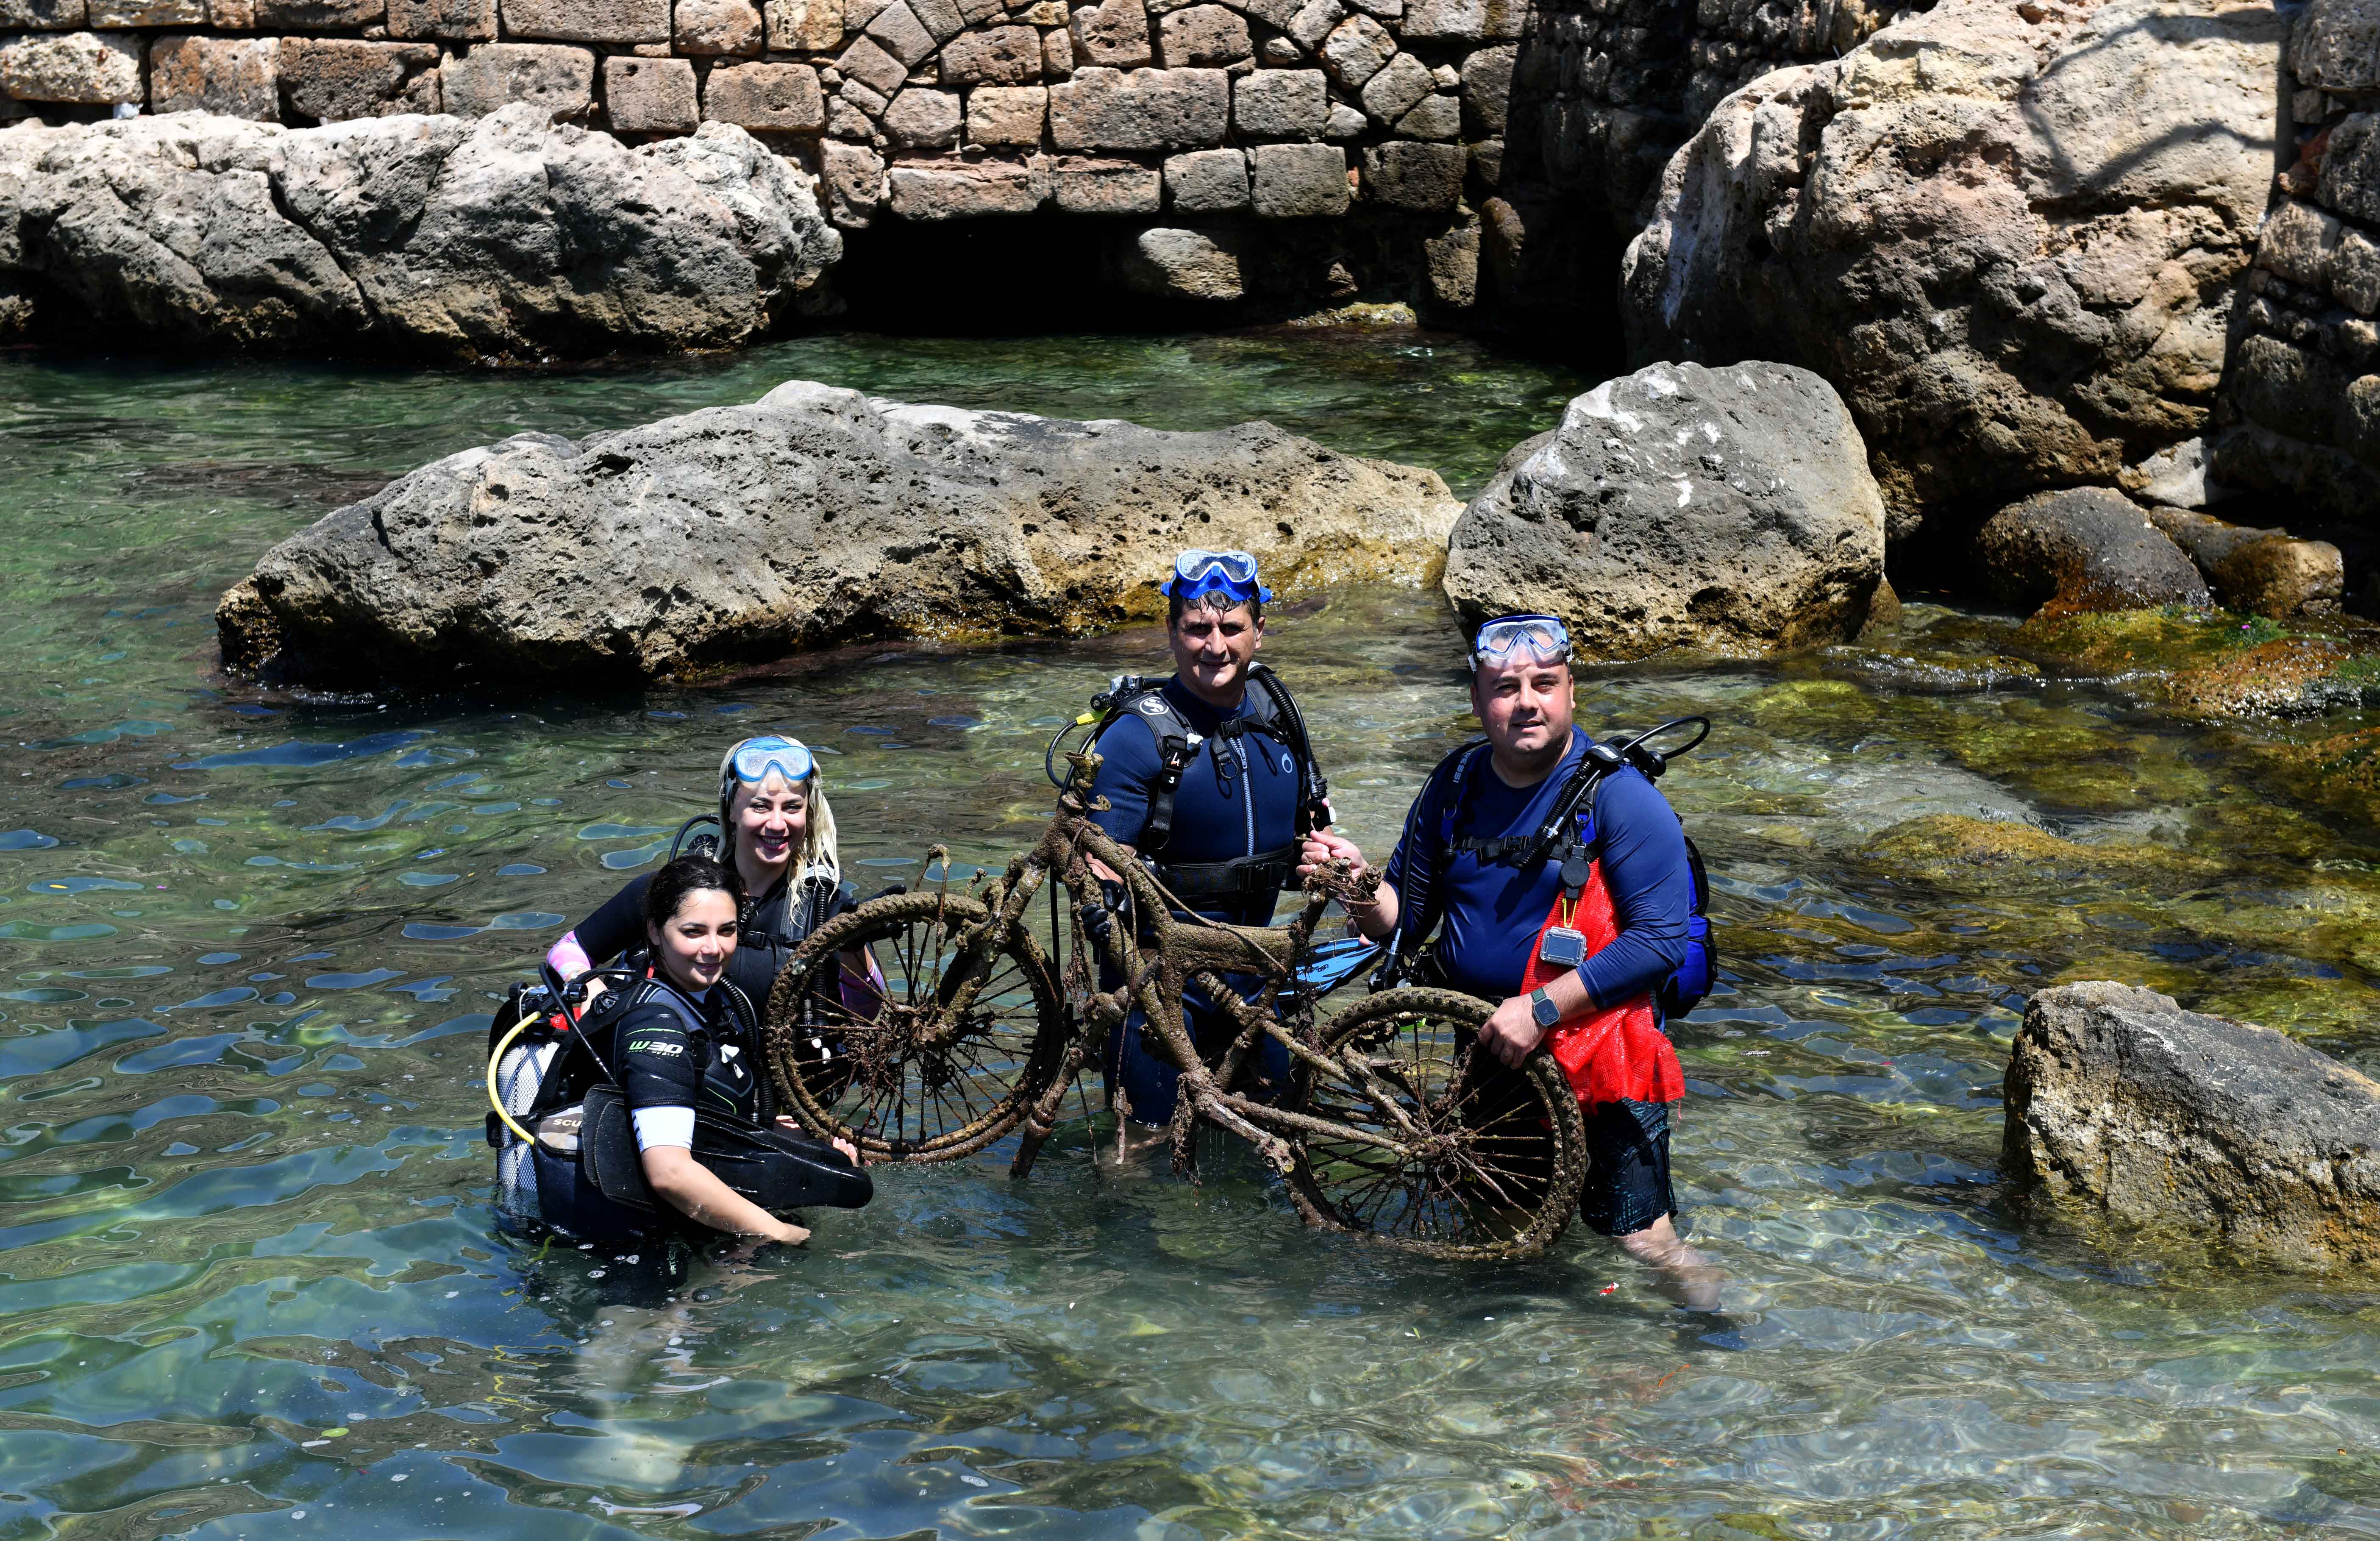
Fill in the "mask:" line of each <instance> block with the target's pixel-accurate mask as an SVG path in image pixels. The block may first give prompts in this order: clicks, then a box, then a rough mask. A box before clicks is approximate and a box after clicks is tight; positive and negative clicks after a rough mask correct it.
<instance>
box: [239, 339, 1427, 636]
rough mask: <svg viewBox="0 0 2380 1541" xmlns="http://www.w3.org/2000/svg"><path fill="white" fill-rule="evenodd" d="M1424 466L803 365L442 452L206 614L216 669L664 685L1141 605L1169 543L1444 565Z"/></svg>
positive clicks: (1160, 608)
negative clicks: (644, 413)
mask: <svg viewBox="0 0 2380 1541" xmlns="http://www.w3.org/2000/svg"><path fill="white" fill-rule="evenodd" d="M1458 512H1460V505H1459V504H1456V503H1454V502H1453V501H1452V500H1451V498H1450V497H1449V496H1448V494H1447V491H1446V484H1445V483H1444V482H1443V481H1441V480H1439V477H1438V475H1437V473H1436V472H1434V471H1427V470H1417V469H1415V468H1414V467H1406V466H1397V465H1392V464H1390V463H1389V462H1386V461H1379V460H1362V459H1357V458H1355V457H1354V456H1352V455H1338V454H1334V453H1333V452H1331V451H1330V450H1327V449H1324V448H1323V447H1322V446H1320V445H1319V444H1316V443H1311V442H1309V441H1307V440H1305V439H1300V438H1297V437H1295V436H1294V435H1292V434H1289V433H1286V432H1283V431H1281V430H1280V429H1278V428H1275V427H1273V426H1272V425H1271V424H1269V423H1244V424H1242V425H1241V426H1240V427H1238V428H1233V429H1226V430H1222V431H1217V432H1210V433H1167V432H1160V431H1156V430H1153V429H1147V428H1141V427H1138V426H1136V425H1135V424H1132V423H1127V422H1119V421H1114V420H1105V421H1099V422H1087V423H1086V422H1067V421H1063V420H1061V419H1053V418H1036V417H1028V416H1025V415H1023V414H1018V413H1008V412H971V411H963V410H960V409H959V408H956V407H950V406H905V405H902V404H901V403H898V402H891V401H882V400H878V399H876V398H873V397H869V396H864V395H861V394H859V393H857V392H856V391H844V390H837V389H834V388H832V387H830V386H825V385H816V384H812V383H810V382H807V381H795V382H788V383H786V384H783V385H780V386H778V387H777V388H776V389H775V390H773V391H771V392H770V393H769V394H767V395H766V396H764V397H762V398H761V399H760V400H759V402H757V403H754V404H753V405H751V406H721V407H711V408H709V409H706V410H704V411H699V412H691V413H688V414H686V416H684V417H679V418H665V419H662V420H661V421H660V422H656V423H649V424H647V425H645V426H644V427H641V428H633V429H629V430H626V431H623V432H617V433H598V434H592V435H590V436H589V437H588V438H586V439H584V440H580V441H578V442H577V443H573V442H571V441H569V440H567V439H562V438H556V437H554V436H553V435H550V434H537V433H525V434H520V435H517V436H516V437H514V438H511V439H506V440H504V441H503V442H502V443H495V444H490V445H487V446H485V447H483V448H480V449H473V450H466V451H464V452H463V453H462V454H459V455H449V456H447V457H446V458H445V459H443V460H441V461H438V462H436V463H434V464H432V465H429V466H425V467H421V468H420V469H419V470H417V471H415V472H413V473H412V474H411V475H409V476H407V477H406V478H404V479H401V480H398V481H395V482H392V483H391V484H390V485H389V486H387V487H386V488H383V490H382V491H380V492H379V493H378V494H376V495H374V496H372V497H370V498H367V499H365V500H364V501H363V502H361V503H358V504H352V505H350V506H348V507H346V508H342V509H338V510H335V511H334V512H333V513H331V514H330V515H328V516H325V517H324V518H323V519H322V521H321V522H319V523H317V524H315V525H314V526H312V527H311V528H308V529H304V530H301V531H299V532H298V533H297V534H296V535H294V536H291V537H290V538H289V539H288V540H285V541H283V542H282V543H281V544H280V545H278V546H275V547H274V548H273V550H272V551H270V552H266V553H265V555H264V558H263V560H262V561H261V562H259V563H258V564H257V566H256V570H255V572H254V573H253V574H251V575H250V576H249V577H248V578H246V579H244V580H243V581H242V582H241V583H240V584H239V585H238V586H237V587H236V588H233V589H232V590H231V591H230V592H229V593H227V594H225V596H224V599H223V602H222V604H221V605H220V606H219V607H218V609H217V611H216V624H217V626H218V628H219V629H220V631H221V633H222V637H223V648H224V657H225V661H226V663H228V664H230V665H232V666H233V667H236V668H246V669H256V670H263V671H266V672H268V673H272V674H274V675H277V676H280V677H285V678H290V679H300V680H312V681H322V682H340V681H376V680H392V681H416V682H423V681H426V682H439V681H446V680H455V679H460V678H475V679H480V680H490V681H497V682H511V683H519V682H525V681H550V680H553V679H555V678H557V677H566V678H569V679H571V680H574V681H577V682H582V683H583V682H588V681H593V680H598V679H607V678H608V679H620V678H636V677H646V678H650V677H658V676H664V675H668V676H680V677H683V676H686V675H690V674H697V673H706V672H710V671H717V670H721V669H726V668H732V667H735V666H737V665H740V664H745V663H749V662H754V661H762V660H766V659H770V658H774V657H778V656H781V655H783V654H785V653H789V652H793V651H796V650H799V649H816V648H823V647H829V646H833V645H837V644H841V643H847V642H854V641H859V640H862V639H865V638H868V637H959V638H964V637H984V636H992V635H1012V636H1014V635H1021V636H1036V637H1050V636H1071V635H1077V634H1080V633H1083V632H1087V631H1089V630H1092V629H1095V628H1099V627H1102V626H1109V625H1117V624H1120V623H1123V622H1125V621H1129V620H1135V619H1151V618H1156V617H1161V616H1162V615H1163V613H1164V601H1163V600H1162V599H1161V598H1160V597H1159V596H1158V593H1157V589H1156V585H1157V583H1158V582H1159V580H1160V579H1161V578H1162V577H1163V576H1165V574H1166V573H1167V571H1168V570H1169V569H1170V565H1171V564H1172V559H1173V556H1174V554H1175V552H1177V551H1179V550H1180V549H1181V548H1183V547H1185V546H1204V547H1208V548H1226V547H1240V548H1245V549H1246V550H1248V551H1252V552H1256V553H1257V556H1258V558H1259V559H1260V560H1261V562H1262V564H1263V566H1264V569H1265V575H1266V579H1267V581H1268V582H1269V584H1270V585H1271V586H1272V588H1274V590H1275V591H1276V592H1277V593H1279V594H1281V595H1283V596H1284V597H1286V596H1289V595H1294V594H1297V593H1300V592H1302V591H1309V590H1312V589H1314V588H1319V587H1321V586H1323V585H1326V584H1332V583H1341V582H1347V581H1353V580H1357V579H1372V578H1403V579H1406V580H1409V581H1416V582H1426V581H1428V580H1430V579H1433V578H1435V577H1436V576H1437V575H1438V571H1439V564H1440V562H1441V560H1442V553H1443V552H1444V550H1445V545H1446V536H1447V531H1448V529H1449V528H1451V525H1452V524H1453V521H1454V516H1455V515H1456V514H1457V513H1458Z"/></svg>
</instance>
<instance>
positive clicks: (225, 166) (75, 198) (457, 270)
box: [0, 103, 842, 358]
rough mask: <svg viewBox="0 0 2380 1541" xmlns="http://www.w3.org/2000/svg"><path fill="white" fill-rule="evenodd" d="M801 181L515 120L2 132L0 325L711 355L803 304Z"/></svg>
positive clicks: (813, 217)
mask: <svg viewBox="0 0 2380 1541" xmlns="http://www.w3.org/2000/svg"><path fill="white" fill-rule="evenodd" d="M841 252H842V237H840V236H838V235H837V234H836V233H835V232H834V231H833V230H832V228H831V227H830V226H829V225H828V224H827V223H826V221H825V219H824V218H823V217H822V216H821V215H820V212H819V205H818V200H817V198H816V196H815V195H814V192H813V190H812V187H811V184H810V181H809V179H808V178H807V176H804V175H803V174H802V172H801V171H800V170H799V169H797V168H796V167H795V166H793V165H792V164H789V163H787V162H786V161H785V160H783V158H782V157H780V156H777V155H775V154H772V153H771V152H769V151H768V150H767V149H766V148H764V147H763V146H762V145H761V144H760V143H759V141H758V140H755V139H753V138H752V137H751V136H750V135H749V134H747V133H746V132H745V131H744V130H743V129H741V128H736V127H730V126H728V125H726V124H718V123H710V124H705V125H703V126H702V128H701V130H700V131H699V132H698V133H697V134H695V135H693V136H691V137H689V138H685V139H674V140H662V141H661V142H659V143H655V144H648V145H641V146H637V147H635V148H630V147H629V146H626V145H624V144H622V143H621V142H620V141H619V140H616V139H613V137H612V136H611V135H609V134H602V133H592V132H589V131H588V130H586V129H582V128H575V127H556V126H554V125H553V124H552V123H550V122H549V121H548V115H547V114H546V112H545V111H544V110H543V109H542V108H540V107H537V106H535V105H533V104H530V103H515V104H514V105H511V106H508V107H504V108H503V109H501V110H499V111H497V112H495V113H492V114H491V115H488V116H486V117H482V118H480V119H478V120H476V121H469V120H466V119H462V118H456V117H446V116H421V115H404V116H397V117H385V118H368V119H362V120H358V121H355V122H348V123H335V124H326V125H324V126H322V127H315V128H285V127H281V126H280V125H278V124H270V123H251V122H249V121H247V120H245V119H240V118H230V117H218V116H213V115H208V114H203V113H176V114H171V115H166V116H163V117H135V118H129V119H125V120H122V121H115V122H107V123H99V124H91V125H75V126H70V127H55V128H52V127H41V126H40V125H38V124H27V125H24V126H20V127H16V128H12V129H9V130H7V131H6V132H0V294H14V295H16V296H18V303H16V304H14V305H0V324H6V323H13V326H14V329H15V330H17V331H19V332H24V331H44V332H47V333H48V334H53V335H75V336H81V337H90V336H91V335H94V334H117V335H123V334H133V335H136V336H142V337H146V338H152V339H154V340H156V341H159V342H172V343H180V344H186V345H187V344H194V345H198V346H205V347H209V348H236V349H256V350H305V351H343V352H344V351H352V350H369V351H380V352H396V353H404V354H412V355H428V356H432V357H441V358H505V357H513V358H540V357H544V356H547V355H553V354H561V355H567V356H577V357H586V356H593V355H600V354H604V353H610V352H613V351H615V350H619V349H624V348H625V349H643V348H681V347H712V346H727V345H730V344H735V343H739V342H743V341H746V340H747V339H750V338H752V337H754V336H756V335H758V334H761V333H764V332H766V331H767V330H769V329H770V328H771V326H773V325H775V324H776V323H777V322H779V321H781V320H783V319H784V318H786V317H789V316H791V315H793V314H795V313H796V312H799V311H801V310H804V309H813V308H816V307H817V306H818V305H820V304H821V303H822V302H823V301H824V298H825V291H824V289H823V288H822V286H821V285H820V278H821V277H822V276H823V275H824V273H826V270H827V268H828V267H829V265H830V264H832V262H833V261H835V260H836V258H837V257H838V256H840V255H841Z"/></svg>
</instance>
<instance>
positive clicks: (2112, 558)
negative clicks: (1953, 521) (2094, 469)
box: [1974, 487, 2211, 614]
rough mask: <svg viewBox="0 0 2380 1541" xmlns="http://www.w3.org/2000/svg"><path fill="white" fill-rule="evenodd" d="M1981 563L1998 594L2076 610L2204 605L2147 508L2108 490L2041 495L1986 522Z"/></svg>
mask: <svg viewBox="0 0 2380 1541" xmlns="http://www.w3.org/2000/svg"><path fill="white" fill-rule="evenodd" d="M1974 554H1975V567H1976V570H1977V572H1978V574H1979V575H1980V576H1981V578H1982V580H1983V585H1984V587H1985V588H1986V589H1987V590H1989V591H1990V592H1991V594H1992V596H1993V597H1994V598H1996V599H1999V600H2004V601H2007V602H2009V603H2010V604H2014V605H2022V607H2023V608H2025V609H2026V610H2046V611H2048V612H2049V613H2051V614H2074V613H2086V612H2091V611H2105V610H2143V609H2147V608H2150V607H2152V606H2155V605H2165V604H2188V605H2204V604H2207V603H2209V602H2211V601H2210V596H2209V595H2208V594H2207V592H2206V584H2205V583H2204V580H2202V579H2201V578H2200V577H2199V576H2198V569H2197V568H2196V567H2194V566H2192V564H2191V560H2190V558H2189V557H2188V556H2187V555H2186V554H2184V553H2183V552H2182V549H2181V548H2180V546H2178V545H2176V544H2174V542H2173V541H2172V540H2170V539H2168V537H2167V536H2166V534H2165V532H2164V531H2163V530H2160V529H2159V528H2157V527H2156V526H2155V525H2154V524H2152V523H2151V522H2150V521H2149V518H2148V516H2147V515H2145V514H2144V513H2143V512H2142V511H2141V508H2140V506H2139V505H2138V504H2135V503H2133V502H2132V501H2131V499H2130V498H2128V497H2126V496H2124V494H2122V493H2121V492H2112V491H2108V490H2107V488H2105V487H2076V488H2070V489H2069V490H2067V491H2062V492H2036V493H2034V495H2033V496H2032V497H2029V498H2025V499H2023V500H2022V501H2020V502H2017V503H2013V504H2010V505H2009V506H2008V507H2006V508H2003V509H2001V510H2000V511H1999V512H1998V513H1997V514H1995V515H1993V516H1991V517H1990V518H1988V519H1986V520H1985V521H1984V528H1982V529H1980V530H1978V531H1977V532H1976V535H1975V551H1974Z"/></svg>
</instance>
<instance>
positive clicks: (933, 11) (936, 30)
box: [907, 0, 966, 48]
mask: <svg viewBox="0 0 2380 1541" xmlns="http://www.w3.org/2000/svg"><path fill="white" fill-rule="evenodd" d="M907 3H908V6H909V8H910V9H911V10H912V11H915V12H916V13H917V20H918V22H919V23H920V24H921V25H923V26H924V28H925V29H926V32H927V35H928V36H929V37H931V38H932V39H933V40H934V46H936V47H937V48H939V47H941V45H942V44H943V43H946V42H950V41H951V39H953V38H954V37H956V36H958V35H959V34H960V33H961V32H963V31H965V30H966V17H965V15H964V14H962V13H961V12H960V10H959V7H958V3H957V0H907Z"/></svg>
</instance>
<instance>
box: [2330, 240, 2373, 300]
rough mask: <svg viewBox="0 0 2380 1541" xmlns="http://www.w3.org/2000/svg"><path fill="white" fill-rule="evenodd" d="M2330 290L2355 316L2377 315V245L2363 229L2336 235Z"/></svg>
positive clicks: (2331, 265)
mask: <svg viewBox="0 0 2380 1541" xmlns="http://www.w3.org/2000/svg"><path fill="white" fill-rule="evenodd" d="M2330 292H2331V294H2332V296H2333V297H2335V298H2337V299H2338V302H2339V303H2340V304H2341V305H2344V306H2346V307H2347V308H2348V309H2350V310H2352V311H2354V312H2355V313H2356V314H2358V315H2362V316H2370V315H2380V245H2375V244H2374V242H2373V239H2372V237H2369V236H2367V235H2365V234H2364V233H2363V232H2362V231H2361V230H2354V229H2350V230H2349V231H2348V232H2347V233H2346V234H2344V235H2342V236H2341V237H2339V238H2338V252H2337V254H2336V255H2334V256H2333V257H2332V259H2331V262H2330Z"/></svg>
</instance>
